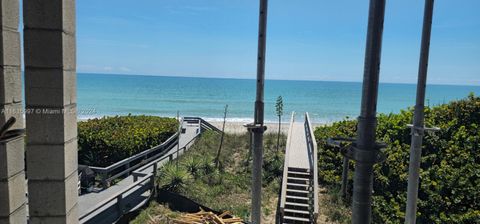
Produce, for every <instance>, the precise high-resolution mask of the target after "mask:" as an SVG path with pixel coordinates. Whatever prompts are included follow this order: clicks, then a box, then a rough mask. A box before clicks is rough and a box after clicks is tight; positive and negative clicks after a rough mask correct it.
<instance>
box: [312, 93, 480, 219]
mask: <svg viewBox="0 0 480 224" xmlns="http://www.w3.org/2000/svg"><path fill="white" fill-rule="evenodd" d="M412 115H413V110H412V109H409V110H406V111H401V112H400V113H399V114H387V115H379V116H378V125H377V140H379V141H383V142H386V143H387V144H388V147H387V149H386V155H387V158H386V161H385V162H384V163H382V164H377V165H375V167H374V172H375V174H374V175H375V180H374V186H373V187H374V194H373V219H374V222H375V223H401V222H402V220H403V219H404V216H405V205H406V191H407V179H408V178H407V177H408V163H409V151H410V129H409V128H407V127H406V125H407V124H409V123H411V120H412ZM425 116H426V120H425V123H426V126H436V127H440V128H441V130H440V131H438V132H434V133H428V134H426V135H425V137H424V141H423V149H422V163H421V172H420V189H419V200H418V214H417V217H418V218H417V221H418V222H419V223H479V222H480V187H479V186H480V154H479V148H480V132H479V125H480V97H476V96H474V95H473V94H471V95H470V96H469V97H468V98H466V99H464V100H460V101H455V102H451V103H449V104H444V105H439V106H436V107H433V108H426V109H425ZM355 126H356V121H341V122H336V123H333V124H332V125H330V126H325V127H319V128H317V129H316V130H315V136H316V139H317V142H318V154H319V156H318V158H319V163H318V166H319V175H320V176H319V179H320V181H321V182H322V183H324V184H326V185H329V186H331V187H338V185H339V184H340V179H341V172H342V169H341V167H342V157H341V155H340V153H339V152H338V149H336V148H332V147H330V146H328V145H327V143H326V139H327V138H328V137H335V136H349V137H353V136H355ZM353 168H354V166H353V162H352V164H350V169H351V173H352V171H353ZM349 184H350V186H349V188H350V189H351V187H352V186H351V184H352V182H351V181H350V182H349Z"/></svg>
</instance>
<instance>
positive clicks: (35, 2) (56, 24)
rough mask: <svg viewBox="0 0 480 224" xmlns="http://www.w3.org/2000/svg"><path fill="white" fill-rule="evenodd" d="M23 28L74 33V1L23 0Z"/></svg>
mask: <svg viewBox="0 0 480 224" xmlns="http://www.w3.org/2000/svg"><path fill="white" fill-rule="evenodd" d="M23 12H24V26H25V27H26V28H27V29H28V28H36V29H48V30H59V31H64V32H66V33H70V34H73V33H75V0H48V1H39V0H24V1H23Z"/></svg>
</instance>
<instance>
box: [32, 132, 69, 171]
mask: <svg viewBox="0 0 480 224" xmlns="http://www.w3.org/2000/svg"><path fill="white" fill-rule="evenodd" d="M77 151H78V146H77V141H76V139H73V140H72V141H69V142H66V143H64V144H60V145H28V150H27V163H28V173H27V177H28V179H29V180H64V179H65V178H67V177H68V176H70V175H72V173H77V168H78V160H77Z"/></svg>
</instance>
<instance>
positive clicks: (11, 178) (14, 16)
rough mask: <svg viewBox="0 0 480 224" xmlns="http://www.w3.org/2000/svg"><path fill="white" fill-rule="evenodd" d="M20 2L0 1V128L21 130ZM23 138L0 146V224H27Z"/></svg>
mask: <svg viewBox="0 0 480 224" xmlns="http://www.w3.org/2000/svg"><path fill="white" fill-rule="evenodd" d="M19 10H20V7H19V0H1V1H0V125H4V124H5V122H6V121H7V120H8V119H9V118H10V117H15V118H16V120H17V122H16V123H15V125H14V126H13V128H14V129H17V128H24V121H23V120H24V118H23V105H22V80H21V67H20V66H21V60H20V57H21V54H20V34H19V32H18V25H19ZM24 155H25V150H24V138H23V137H21V138H16V139H13V140H10V141H8V142H3V143H0V224H6V223H20V224H23V223H27V215H26V196H25V192H26V184H25V170H24V169H25V163H24Z"/></svg>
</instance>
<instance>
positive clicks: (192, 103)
mask: <svg viewBox="0 0 480 224" xmlns="http://www.w3.org/2000/svg"><path fill="white" fill-rule="evenodd" d="M77 86H78V87H77V88H78V118H79V119H89V118H94V117H102V116H113V115H127V114H129V113H130V114H146V115H158V116H168V117H175V116H176V114H177V111H178V112H179V113H180V116H199V117H202V118H205V119H207V120H211V121H219V120H222V119H223V111H224V107H225V105H228V113H227V120H228V121H234V122H251V121H252V120H253V108H254V101H255V80H253V79H224V78H190V77H167V76H141V75H110V74H108V75H107V74H82V73H79V74H78V80H77ZM361 88H362V83H360V82H330V81H287V80H266V81H265V120H266V122H276V121H277V119H278V118H277V117H276V114H275V101H276V99H277V97H278V96H282V98H283V103H284V117H283V122H288V119H289V115H290V113H291V112H292V111H296V112H298V113H303V112H309V114H310V116H311V118H312V120H313V121H314V122H316V123H329V122H333V121H338V120H342V119H345V118H350V119H352V118H356V117H357V116H358V115H359V113H360V101H361ZM415 91H416V85H414V84H387V83H381V84H380V87H379V96H378V103H377V110H378V112H379V113H390V112H393V113H397V112H399V111H400V110H402V109H406V108H408V107H411V106H413V105H414V104H415ZM470 92H474V93H475V94H476V95H478V94H480V86H453V85H428V86H427V96H426V99H427V101H426V104H427V105H438V104H442V103H447V102H449V101H452V100H457V99H462V98H465V97H467V96H468V94H469V93H470Z"/></svg>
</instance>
